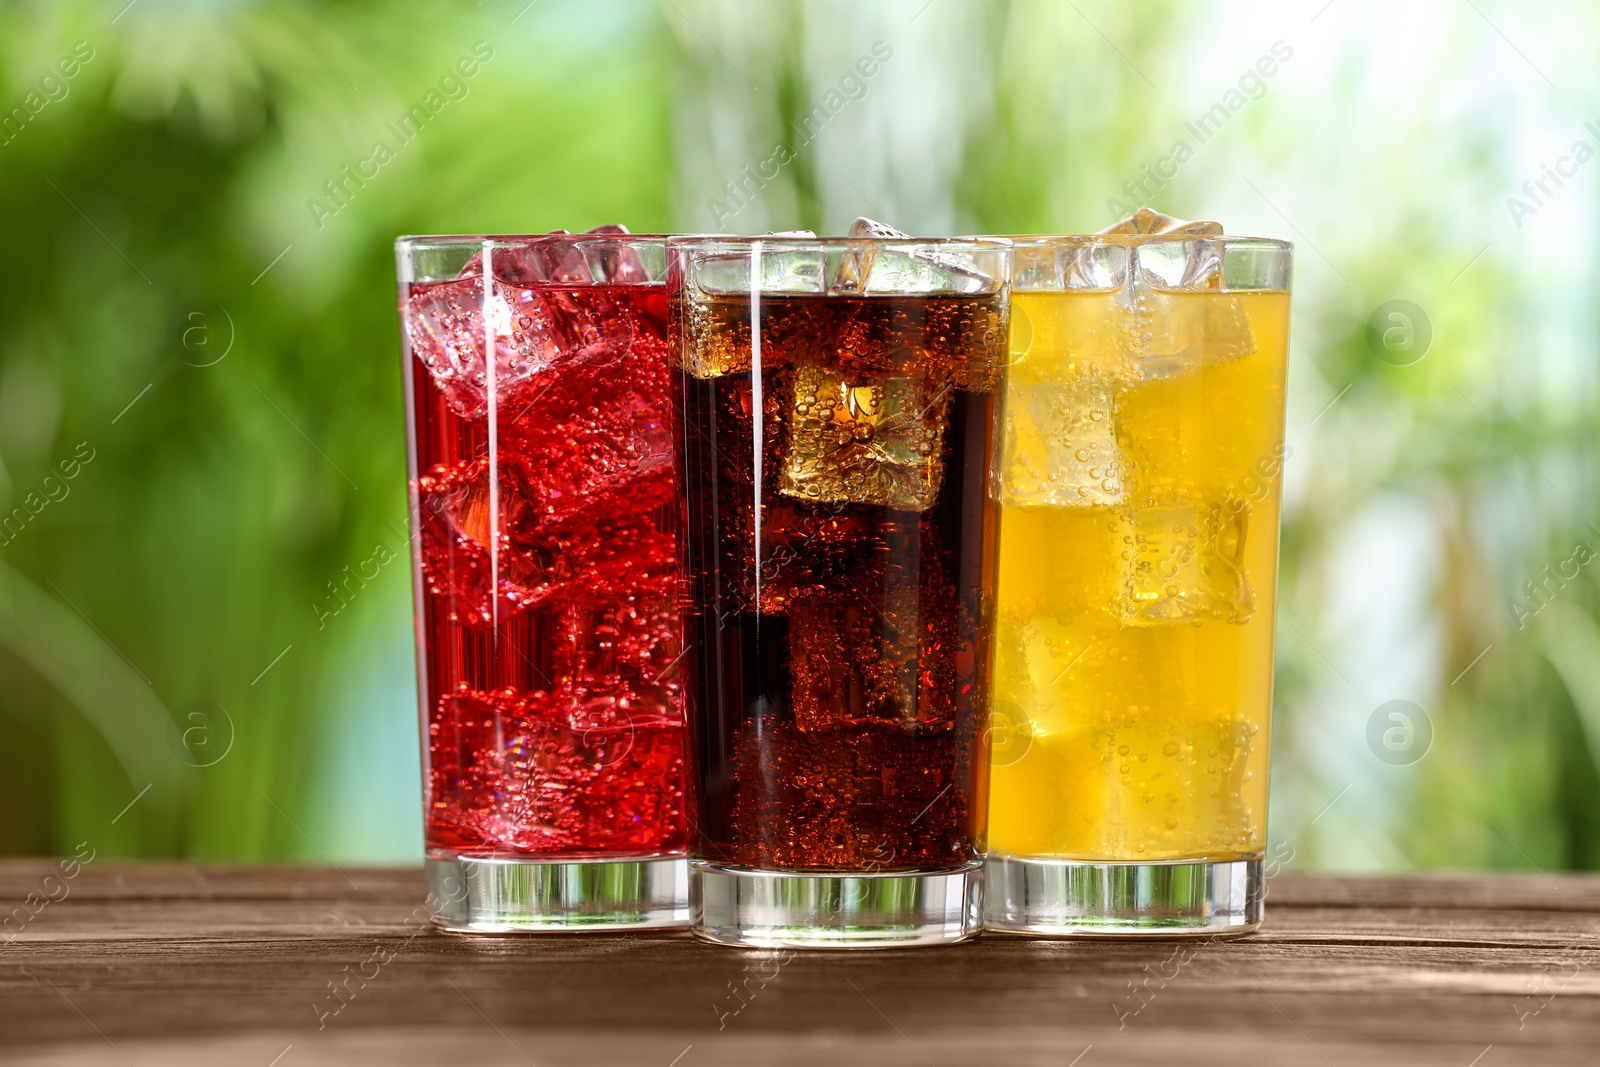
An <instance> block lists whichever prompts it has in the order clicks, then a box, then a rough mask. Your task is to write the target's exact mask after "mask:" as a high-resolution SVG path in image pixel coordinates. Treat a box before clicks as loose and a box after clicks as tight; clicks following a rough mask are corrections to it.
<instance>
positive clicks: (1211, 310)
mask: <svg viewBox="0 0 1600 1067" xmlns="http://www.w3.org/2000/svg"><path fill="white" fill-rule="evenodd" d="M1101 233H1103V234H1106V235H1109V236H1119V237H1121V236H1125V237H1129V238H1130V239H1129V240H1128V241H1126V242H1121V241H1118V242H1110V243H1107V242H1095V241H1089V242H1087V243H1086V244H1085V246H1084V247H1083V248H1082V249H1080V250H1078V251H1077V252H1076V253H1075V254H1074V255H1073V256H1072V257H1071V259H1070V262H1069V263H1067V264H1066V265H1065V266H1064V267H1063V270H1064V271H1065V276H1066V277H1067V278H1068V279H1069V280H1070V281H1071V282H1073V283H1075V284H1076V286H1077V287H1080V288H1084V289H1094V290H1101V291H1107V292H1110V293H1111V302H1112V308H1113V312H1112V313H1113V315H1114V316H1116V318H1117V320H1118V321H1117V323H1116V329H1117V331H1118V335H1119V338H1118V339H1119V342H1120V347H1121V348H1122V349H1123V352H1124V355H1125V360H1126V364H1127V366H1128V368H1130V371H1131V372H1132V373H1133V375H1134V376H1136V377H1140V378H1145V379H1161V378H1168V377H1171V376H1173V375H1177V374H1183V373H1186V372H1188V371H1190V370H1194V369H1197V368H1199V367H1202V366H1205V365H1207V364H1215V363H1222V362H1227V361H1229V360H1234V359H1240V358H1242V357H1244V356H1248V355H1250V354H1251V353H1253V352H1254V351H1255V338H1254V337H1253V336H1252V334H1251V332H1250V325H1249V322H1248V320H1247V319H1246V318H1245V314H1244V308H1243V305H1241V304H1240V302H1239V298H1238V297H1237V296H1233V295H1230V294H1227V293H1224V292H1222V291H1221V289H1222V252H1223V242H1222V241H1221V240H1219V239H1218V238H1220V237H1221V235H1222V225H1221V224H1220V223H1216V222H1184V221H1182V220H1180V219H1174V218H1172V217H1171V216H1168V215H1162V214H1160V213H1159V212H1155V211H1151V210H1150V209H1149V208H1141V209H1140V210H1139V211H1137V212H1135V213H1134V214H1133V215H1131V216H1129V217H1128V218H1126V219H1123V220H1122V221H1121V222H1119V223H1117V224H1116V225H1114V226H1111V227H1108V228H1107V229H1105V230H1102V231H1101ZM1142 236H1150V237H1163V238H1169V239H1163V240H1139V239H1138V238H1140V237H1142ZM1173 236H1178V237H1182V238H1186V239H1183V240H1172V239H1170V238H1171V237H1173Z"/></svg>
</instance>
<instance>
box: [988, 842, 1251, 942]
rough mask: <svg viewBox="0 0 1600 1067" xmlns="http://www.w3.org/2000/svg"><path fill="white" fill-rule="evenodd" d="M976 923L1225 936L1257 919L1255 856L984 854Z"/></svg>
mask: <svg viewBox="0 0 1600 1067" xmlns="http://www.w3.org/2000/svg"><path fill="white" fill-rule="evenodd" d="M986 877H987V880H988V891H987V903H986V904H985V908H984V916H983V925H984V927H985V928H986V929H989V930H1004V931H1007V932H1010V933H1019V934H1038V935H1042V936H1046V937H1052V936H1053V937H1217V936H1222V937H1228V936H1235V935H1238V934H1248V933H1251V932H1253V931H1254V930H1255V929H1256V928H1257V927H1259V926H1260V925H1261V911H1262V903H1263V899H1264V898H1265V896H1266V892H1265V879H1264V877H1263V874H1262V862H1261V858H1260V857H1255V858H1253V859H1245V860H1231V861H1223V862H1215V863H1214V862H1209V861H1205V860H1200V861H1194V862H1184V861H1176V862H1168V863H1094V862H1088V861H1072V860H1047V859H1026V858H1023V857H1019V856H1006V855H1001V854H997V853H991V854H990V856H989V867H988V872H987V875H986Z"/></svg>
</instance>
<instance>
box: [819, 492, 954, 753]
mask: <svg viewBox="0 0 1600 1067" xmlns="http://www.w3.org/2000/svg"><path fill="white" fill-rule="evenodd" d="M880 535H881V539H880V540H879V541H878V542H877V544H878V550H877V551H876V552H874V553H873V554H872V556H871V557H869V558H868V559H865V560H862V561H860V562H858V563H857V565H856V566H854V567H852V568H851V570H850V572H849V573H847V574H844V575H841V576H839V578H838V579H837V580H836V581H835V582H833V583H832V586H831V587H830V588H827V589H819V590H816V591H813V592H811V593H808V594H807V595H803V596H800V597H797V598H795V599H794V600H793V601H792V602H791V603H790V605H789V669H790V671H791V675H792V679H793V684H792V686H791V688H790V694H791V696H790V699H791V705H792V709H793V713H794V719H795V724H796V726H797V727H798V728H799V729H800V730H802V731H805V732H808V733H815V732H824V731H828V730H834V729H839V728H846V727H852V726H860V725H863V724H868V723H883V724H893V725H898V726H901V727H906V728H918V729H924V730H948V729H950V728H951V726H952V724H953V722H954V714H955V702H956V692H955V683H956V658H955V657H956V654H957V652H958V647H957V645H958V642H957V639H956V637H957V635H956V628H957V614H958V610H959V608H958V605H957V601H956V597H955V591H954V588H953V587H952V586H951V585H950V583H949V582H948V581H947V580H946V578H945V576H944V572H943V567H942V563H941V562H940V559H941V554H940V552H939V549H938V545H937V542H936V540H935V535H934V533H933V529H932V526H931V524H929V523H927V522H917V523H898V522H886V523H884V525H883V528H882V529H881V531H880Z"/></svg>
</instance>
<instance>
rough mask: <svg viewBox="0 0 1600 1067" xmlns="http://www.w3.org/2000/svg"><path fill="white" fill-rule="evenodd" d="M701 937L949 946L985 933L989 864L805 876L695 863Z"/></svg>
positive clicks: (768, 943) (755, 943)
mask: <svg viewBox="0 0 1600 1067" xmlns="http://www.w3.org/2000/svg"><path fill="white" fill-rule="evenodd" d="M693 867H694V883H693V886H692V888H691V892H692V894H693V901H694V913H695V923H694V932H695V934H696V935H697V936H699V937H702V938H704V939H705V940H707V941H715V942H716V943H717V944H720V945H748V946H752V947H760V948H772V947H778V946H791V947H795V948H887V947H894V946H905V945H947V944H950V943H952V942H955V941H965V940H966V939H967V938H969V937H974V936H976V935H977V933H978V931H979V930H980V929H981V928H982V909H983V864H982V863H974V864H971V865H970V866H967V867H962V868H959V869H957V870H951V871H936V872H931V873H928V872H900V873H894V872H882V873H875V874H824V873H811V874H805V873H800V872H797V871H758V870H751V869H749V868H744V867H724V866H721V865H720V864H715V863H704V862H698V861H697V862H695V863H693Z"/></svg>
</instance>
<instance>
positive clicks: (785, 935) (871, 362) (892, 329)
mask: <svg viewBox="0 0 1600 1067" xmlns="http://www.w3.org/2000/svg"><path fill="white" fill-rule="evenodd" d="M1009 257H1010V249H1009V246H1008V245H1007V243H1006V242H1004V241H997V240H963V241H952V240H943V241H925V240H912V239H891V238H833V239H828V238H822V239H819V238H812V237H804V238H802V237H794V236H790V235H774V236H771V237H767V238H674V239H673V240H672V242H671V243H670V245H669V260H670V264H669V279H668V287H669V290H670V292H671V316H672V326H671V332H670V337H671V346H672V360H673V363H674V367H675V369H676V371H677V373H676V375H675V377H674V390H675V401H676V404H677V411H678V420H679V432H680V435H681V438H682V441H683V458H682V471H683V479H684V490H685V508H686V510H685V522H684V531H685V535H686V536H685V539H684V540H685V553H686V555H685V560H686V568H685V569H686V572H687V576H688V583H689V596H688V598H687V599H688V601H689V612H688V618H687V620H686V623H685V625H686V640H687V647H688V650H689V654H688V655H687V656H686V657H685V660H684V663H685V666H686V668H687V670H688V672H689V674H690V676H691V677H692V679H693V684H692V685H691V687H690V688H691V691H692V698H691V699H692V707H691V710H690V724H691V736H692V738H693V741H692V751H693V763H694V769H693V771H692V780H693V788H694V790H695V794H696V800H697V804H696V813H697V819H698V825H697V827H696V831H697V833H696V835H695V838H694V842H693V844H692V846H691V852H690V856H691V864H692V866H693V868H694V871H695V877H694V882H693V887H692V892H693V893H694V894H695V931H696V933H697V934H699V935H700V936H702V937H704V938H706V939H709V940H712V941H718V942H724V943H730V944H749V945H831V946H865V945H884V944H917V943H938V942H948V941H956V940H960V939H962V938H965V937H969V936H971V935H973V934H974V933H976V932H977V930H978V928H979V925H980V919H981V910H980V898H981V889H982V852H983V847H984V841H983V832H984V821H985V820H984V812H985V800H986V796H987V782H986V772H987V766H988V759H987V752H986V748H985V737H984V730H985V728H986V726H987V722H988V716H989V663H990V650H989V643H990V636H991V625H992V617H993V595H992V591H993V583H994V577H995V549H996V540H995V528H994V522H995V499H994V493H993V480H992V468H993V460H994V431H995V425H996V423H995V419H996V411H997V408H998V401H999V390H1000V388H1001V386H1002V382H1003V371H1004V367H1003V364H1004V359H1005V343H1006V318H1007V314H1008V300H1007V297H1008V294H1007V286H1006V274H1007V268H1008V266H1009V262H1010V260H1009Z"/></svg>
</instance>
